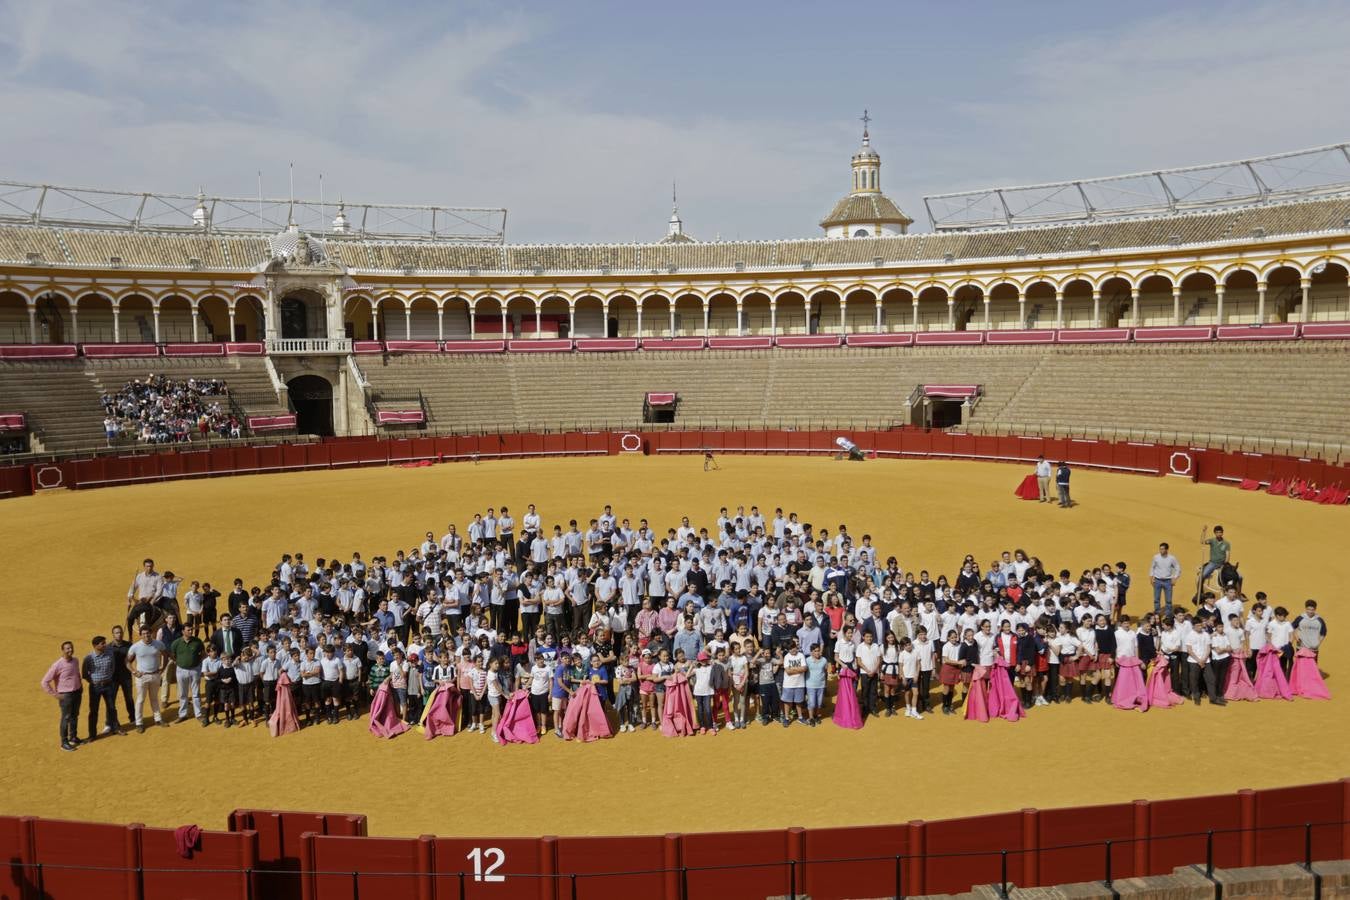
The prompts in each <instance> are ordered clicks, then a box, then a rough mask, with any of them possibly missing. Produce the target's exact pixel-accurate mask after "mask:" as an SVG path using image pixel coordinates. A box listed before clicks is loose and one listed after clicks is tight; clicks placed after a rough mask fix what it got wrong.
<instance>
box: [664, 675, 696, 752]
mask: <svg viewBox="0 0 1350 900" xmlns="http://www.w3.org/2000/svg"><path fill="white" fill-rule="evenodd" d="M694 731H695V729H694V701H693V697H692V696H691V695H690V693H689V679H688V678H686V677H685V676H684V674H683V673H682V672H676V673H675V674H674V675H672V676H670V677H669V678H667V679H666V704H665V706H664V707H662V709H661V733H662V734H664V735H665V736H666V737H687V736H688V735H691V734H693V733H694Z"/></svg>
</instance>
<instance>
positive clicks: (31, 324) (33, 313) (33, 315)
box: [28, 303, 158, 344]
mask: <svg viewBox="0 0 1350 900" xmlns="http://www.w3.org/2000/svg"><path fill="white" fill-rule="evenodd" d="M156 321H158V320H156ZM37 342H38V339H37V307H36V306H34V305H33V304H31V303H30V304H28V343H30V344H36V343H37Z"/></svg>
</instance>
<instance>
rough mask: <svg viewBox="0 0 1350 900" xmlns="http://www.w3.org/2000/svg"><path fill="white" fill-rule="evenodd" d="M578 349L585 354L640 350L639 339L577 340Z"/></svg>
mask: <svg viewBox="0 0 1350 900" xmlns="http://www.w3.org/2000/svg"><path fill="white" fill-rule="evenodd" d="M576 347H577V349H578V350H580V351H581V352H583V353H614V352H616V351H632V350H636V349H637V348H638V342H637V338H577V341H576Z"/></svg>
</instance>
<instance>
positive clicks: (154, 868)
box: [141, 828, 257, 900]
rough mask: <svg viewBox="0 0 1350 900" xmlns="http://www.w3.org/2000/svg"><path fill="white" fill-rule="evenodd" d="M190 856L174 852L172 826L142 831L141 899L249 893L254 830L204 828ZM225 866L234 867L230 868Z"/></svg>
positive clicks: (225, 899)
mask: <svg viewBox="0 0 1350 900" xmlns="http://www.w3.org/2000/svg"><path fill="white" fill-rule="evenodd" d="M198 841H199V843H198V844H197V846H196V848H195V849H194V850H193V851H192V857H191V859H184V858H183V857H181V856H179V855H178V848H177V846H176V844H175V842H174V836H173V829H170V828H146V829H143V830H142V831H141V865H142V866H144V867H145V872H144V873H143V874H142V876H141V878H142V881H141V884H142V889H143V891H144V893H143V894H142V896H143V897H144V898H145V900H182V898H184V897H192V898H194V900H198V898H200V900H212V898H219V900H238V898H239V897H247V896H249V886H248V881H249V878H250V877H251V876H250V875H246V874H245V870H246V869H250V868H253V867H254V865H255V857H256V853H255V850H254V845H255V843H256V841H257V835H256V834H254V833H253V832H248V833H246V834H234V833H231V832H228V831H203V832H202V833H201V835H200V837H199V838H198ZM228 870H234V871H232V872H230V871H228Z"/></svg>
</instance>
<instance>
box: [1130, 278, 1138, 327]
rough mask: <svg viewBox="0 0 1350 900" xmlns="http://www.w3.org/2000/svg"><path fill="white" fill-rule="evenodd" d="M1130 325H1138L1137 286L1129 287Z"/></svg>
mask: <svg viewBox="0 0 1350 900" xmlns="http://www.w3.org/2000/svg"><path fill="white" fill-rule="evenodd" d="M1130 327H1131V328H1138V327H1139V288H1137V287H1132V288H1130Z"/></svg>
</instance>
